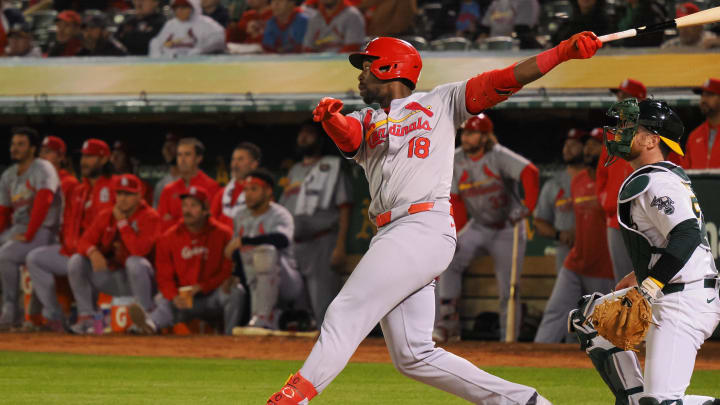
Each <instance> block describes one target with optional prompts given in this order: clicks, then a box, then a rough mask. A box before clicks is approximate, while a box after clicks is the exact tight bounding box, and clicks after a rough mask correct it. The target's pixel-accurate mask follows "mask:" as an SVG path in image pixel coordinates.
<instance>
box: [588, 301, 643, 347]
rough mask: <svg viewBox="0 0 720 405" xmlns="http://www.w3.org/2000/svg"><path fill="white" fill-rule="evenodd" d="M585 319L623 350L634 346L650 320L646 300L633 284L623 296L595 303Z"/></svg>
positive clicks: (641, 336) (641, 338) (639, 340)
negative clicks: (591, 311) (587, 318)
mask: <svg viewBox="0 0 720 405" xmlns="http://www.w3.org/2000/svg"><path fill="white" fill-rule="evenodd" d="M589 320H590V321H591V322H592V324H593V326H594V327H595V330H597V332H598V334H599V335H600V336H602V337H604V338H605V339H607V340H609V341H610V343H612V344H614V345H615V346H617V347H619V348H621V349H623V350H633V351H637V350H636V349H635V347H636V346H637V345H639V344H640V342H642V341H643V340H644V339H645V334H646V333H647V331H648V329H649V328H650V323H651V322H652V309H651V306H650V303H649V302H648V301H647V300H646V299H645V297H643V295H642V294H641V293H640V292H639V291H638V290H637V288H633V289H631V290H629V291H628V292H627V293H626V294H625V295H624V296H622V297H617V298H615V299H608V300H606V301H605V302H603V303H602V304H599V305H598V306H596V307H595V310H594V311H593V313H592V315H591V316H590V318H589Z"/></svg>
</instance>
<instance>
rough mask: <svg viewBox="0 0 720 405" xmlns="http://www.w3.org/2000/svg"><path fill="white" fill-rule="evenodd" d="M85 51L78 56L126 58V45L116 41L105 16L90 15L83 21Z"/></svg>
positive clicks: (82, 50)
mask: <svg viewBox="0 0 720 405" xmlns="http://www.w3.org/2000/svg"><path fill="white" fill-rule="evenodd" d="M82 28H83V31H82V34H83V49H81V50H80V52H78V53H77V56H125V55H127V49H125V45H123V44H122V43H120V42H119V41H118V40H117V39H115V38H114V37H113V36H112V35H111V34H110V31H108V29H107V19H106V18H105V15H103V14H90V15H87V16H86V17H85V21H83V27H82Z"/></svg>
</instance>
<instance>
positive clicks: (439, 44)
mask: <svg viewBox="0 0 720 405" xmlns="http://www.w3.org/2000/svg"><path fill="white" fill-rule="evenodd" d="M470 45H471V42H470V40H468V39H467V38H463V37H451V38H445V39H438V40H435V41H432V42H430V48H431V49H432V50H434V51H467V50H469V49H470Z"/></svg>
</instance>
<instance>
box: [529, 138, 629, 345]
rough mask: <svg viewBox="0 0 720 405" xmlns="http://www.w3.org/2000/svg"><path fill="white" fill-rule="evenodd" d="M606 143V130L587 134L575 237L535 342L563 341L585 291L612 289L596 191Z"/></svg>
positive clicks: (574, 190)
mask: <svg viewBox="0 0 720 405" xmlns="http://www.w3.org/2000/svg"><path fill="white" fill-rule="evenodd" d="M602 147H603V133H602V131H600V132H599V133H598V132H597V131H594V132H592V133H591V135H590V136H588V137H586V140H585V146H584V148H583V160H584V162H585V166H586V168H585V170H583V171H581V172H579V173H577V174H576V175H575V176H573V178H572V180H571V183H570V193H571V197H572V201H573V210H574V212H575V240H574V243H573V246H572V248H571V249H570V253H568V255H567V257H566V258H565V262H564V263H563V267H562V268H561V269H560V271H559V272H558V276H557V280H555V286H554V287H553V291H552V294H551V295H550V299H549V300H548V302H547V305H546V306H545V312H544V313H543V318H542V322H540V326H539V327H538V331H537V334H536V335H535V343H560V342H561V341H562V340H563V338H565V337H566V336H567V334H568V332H567V314H568V312H570V310H572V309H573V308H575V307H576V306H577V302H578V300H579V299H580V298H582V296H583V295H585V294H592V293H594V292H596V291H598V292H601V293H603V294H605V293H609V292H610V291H612V288H613V286H614V285H615V282H614V280H613V272H612V269H611V262H610V254H609V253H608V246H607V238H606V235H605V229H606V228H605V215H604V213H603V210H602V207H601V206H600V204H598V200H597V195H596V192H595V181H596V176H595V169H596V168H597V166H598V161H599V159H600V153H601V151H602Z"/></svg>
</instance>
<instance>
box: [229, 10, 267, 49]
mask: <svg viewBox="0 0 720 405" xmlns="http://www.w3.org/2000/svg"><path fill="white" fill-rule="evenodd" d="M247 5H248V9H247V10H246V11H245V12H244V13H243V15H242V17H241V18H240V21H238V22H237V23H236V24H231V25H230V26H229V27H228V29H227V41H228V42H235V43H241V44H261V43H262V40H263V33H264V31H265V24H266V23H267V21H268V20H269V19H270V18H272V15H273V14H272V9H270V1H269V0H248V2H247Z"/></svg>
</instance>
